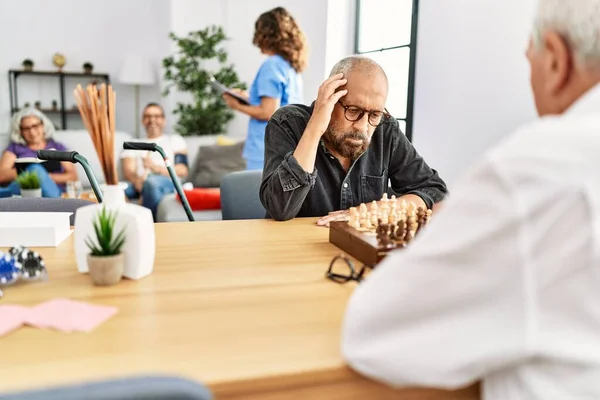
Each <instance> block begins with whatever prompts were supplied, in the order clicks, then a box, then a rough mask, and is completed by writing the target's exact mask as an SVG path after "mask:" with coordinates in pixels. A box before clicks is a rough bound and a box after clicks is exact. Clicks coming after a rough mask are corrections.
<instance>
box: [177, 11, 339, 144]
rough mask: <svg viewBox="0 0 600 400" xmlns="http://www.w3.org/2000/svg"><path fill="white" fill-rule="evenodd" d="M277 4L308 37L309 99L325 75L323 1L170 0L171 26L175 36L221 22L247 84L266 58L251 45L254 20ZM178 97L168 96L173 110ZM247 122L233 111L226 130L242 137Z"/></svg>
mask: <svg viewBox="0 0 600 400" xmlns="http://www.w3.org/2000/svg"><path fill="white" fill-rule="evenodd" d="M346 1H348V0H346ZM278 6H282V7H285V8H286V9H287V10H288V11H289V12H290V13H291V14H292V15H293V16H294V18H295V19H296V21H297V22H298V24H299V25H300V27H301V28H302V29H303V30H304V32H305V34H306V36H307V38H308V42H309V47H310V59H309V66H308V68H307V69H306V71H304V73H303V79H304V98H305V101H306V102H310V101H312V100H313V99H314V98H315V97H316V93H317V89H318V87H319V85H320V84H321V82H322V81H323V77H324V74H325V72H324V71H325V52H326V44H325V42H326V40H325V37H326V35H327V2H326V1H323V0H304V1H298V0H252V1H247V0H221V1H213V0H172V15H171V24H172V25H171V29H172V30H173V31H174V32H176V33H177V34H178V35H184V34H186V33H187V32H190V31H193V30H200V29H203V28H205V27H206V26H207V25H211V24H218V25H221V26H222V27H223V28H224V29H225V33H226V34H227V35H228V37H229V38H230V40H229V41H228V42H227V43H226V45H225V47H226V49H227V50H228V53H229V61H230V62H231V63H233V64H234V65H235V68H236V71H237V73H238V75H239V76H240V79H241V80H242V81H244V82H246V83H247V84H248V85H250V84H251V83H252V80H253V79H254V76H255V75H256V72H257V71H258V68H259V66H260V64H261V63H262V61H263V60H264V58H265V56H264V55H262V54H261V53H260V50H259V49H258V48H257V47H255V46H254V45H253V44H252V37H253V34H254V23H255V21H256V19H257V18H258V17H259V15H260V14H261V13H263V12H265V11H268V10H270V9H272V8H275V7H278ZM178 98H181V97H180V96H178V95H177V94H174V95H173V96H171V98H170V99H168V100H167V107H168V108H169V109H172V108H173V107H174V105H175V102H176V101H177V99H178ZM247 124H248V117H247V116H245V115H242V114H240V113H236V118H235V119H234V121H232V122H231V123H230V125H229V127H228V133H229V134H230V135H231V136H234V137H245V136H246V133H247Z"/></svg>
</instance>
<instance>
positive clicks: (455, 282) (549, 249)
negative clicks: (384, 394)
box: [342, 86, 600, 400]
mask: <svg viewBox="0 0 600 400" xmlns="http://www.w3.org/2000/svg"><path fill="white" fill-rule="evenodd" d="M599 235H600V86H599V87H596V88H594V89H592V90H590V91H589V92H588V93H587V94H586V95H585V96H584V97H582V98H581V99H580V100H579V101H578V102H577V103H576V104H575V105H574V106H573V107H571V109H570V110H568V112H567V113H565V114H564V115H562V116H556V117H545V118H542V119H540V120H538V121H536V122H535V123H532V124H530V125H528V126H525V127H524V128H522V129H520V130H518V131H517V132H515V133H514V135H512V136H511V137H509V138H508V139H507V140H506V141H504V143H502V144H500V145H499V146H497V147H496V148H495V149H493V150H492V151H490V152H489V153H488V154H486V155H485V156H484V157H483V159H482V160H481V161H480V162H479V163H478V164H477V165H475V166H474V167H473V168H472V169H471V170H470V172H469V173H468V174H467V175H466V176H465V177H464V179H463V180H462V182H461V183H460V184H459V185H458V186H457V187H456V188H455V189H454V190H453V191H452V195H451V196H450V197H449V199H448V200H447V202H446V203H445V204H444V206H443V208H442V209H441V210H440V211H439V212H438V213H436V214H435V215H434V218H432V220H431V222H430V224H429V225H428V226H427V228H426V229H424V230H423V231H422V232H421V233H420V234H419V236H418V237H417V238H416V239H415V241H414V242H413V243H412V244H411V245H410V246H409V247H408V248H406V249H404V250H399V251H396V252H394V253H393V254H391V255H389V256H388V257H386V259H385V260H384V261H383V262H382V263H381V264H380V265H379V266H377V267H376V269H375V270H374V271H373V272H372V273H371V274H370V276H368V277H367V278H366V280H365V281H364V282H363V283H361V284H359V285H358V287H357V289H356V291H355V293H354V294H353V296H352V298H351V300H350V303H349V306H348V310H347V314H346V318H345V322H344V328H343V344H342V351H343V354H344V356H345V358H346V359H347V360H348V362H349V363H350V365H351V366H352V367H353V368H355V369H356V370H358V371H359V372H362V373H364V374H365V375H367V376H370V377H372V378H375V379H377V380H381V381H384V382H387V383H388V384H390V385H393V386H424V387H435V388H446V389H453V388H459V387H464V386H468V385H469V384H472V383H474V382H476V381H478V380H483V391H482V393H483V399H485V400H500V399H502V400H538V399H539V400H553V399H557V400H566V399H600V260H599V258H600V243H599V241H600V236H599Z"/></svg>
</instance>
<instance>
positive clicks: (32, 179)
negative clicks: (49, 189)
mask: <svg viewBox="0 0 600 400" xmlns="http://www.w3.org/2000/svg"><path fill="white" fill-rule="evenodd" d="M17 184H18V185H19V187H20V188H21V197H42V182H41V181H40V177H39V176H38V174H36V173H35V172H33V171H23V172H21V173H20V174H19V176H17Z"/></svg>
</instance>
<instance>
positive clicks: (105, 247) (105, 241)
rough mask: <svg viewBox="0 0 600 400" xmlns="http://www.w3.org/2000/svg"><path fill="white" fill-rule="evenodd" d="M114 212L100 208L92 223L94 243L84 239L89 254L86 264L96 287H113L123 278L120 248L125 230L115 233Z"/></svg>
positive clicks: (123, 241) (123, 257)
mask: <svg viewBox="0 0 600 400" xmlns="http://www.w3.org/2000/svg"><path fill="white" fill-rule="evenodd" d="M116 220H117V214H116V211H112V212H111V211H108V210H107V209H106V207H102V208H101V210H100V211H99V212H98V214H97V217H96V220H95V221H93V225H94V232H95V236H96V239H95V241H94V240H93V239H92V238H90V237H89V236H88V237H87V238H86V239H85V243H86V245H87V247H88V248H89V249H90V254H88V256H87V263H88V268H89V273H90V276H91V277H92V282H94V284H96V285H102V286H106V285H114V284H116V283H118V282H119V281H120V280H121V278H122V277H123V270H124V268H125V255H124V254H123V253H121V248H122V247H123V245H124V244H125V229H123V230H121V232H119V233H118V234H117V233H116V232H115V222H116Z"/></svg>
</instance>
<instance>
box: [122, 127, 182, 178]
mask: <svg viewBox="0 0 600 400" xmlns="http://www.w3.org/2000/svg"><path fill="white" fill-rule="evenodd" d="M131 141H132V142H146V143H156V144H157V145H159V146H160V147H162V149H163V150H164V151H165V154H166V155H167V158H168V159H170V160H171V161H174V159H173V158H174V157H175V154H181V153H184V154H187V144H186V142H185V140H184V139H183V138H182V137H181V136H180V135H161V136H159V137H157V138H151V139H150V138H142V139H133V140H131ZM144 157H151V158H152V162H153V163H154V164H155V165H157V166H162V167H164V166H165V162H164V160H163V159H162V156H161V155H160V153H158V152H156V151H140V150H123V151H122V152H121V158H137V165H138V166H137V174H138V175H139V176H143V175H144V163H143V159H144Z"/></svg>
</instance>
